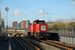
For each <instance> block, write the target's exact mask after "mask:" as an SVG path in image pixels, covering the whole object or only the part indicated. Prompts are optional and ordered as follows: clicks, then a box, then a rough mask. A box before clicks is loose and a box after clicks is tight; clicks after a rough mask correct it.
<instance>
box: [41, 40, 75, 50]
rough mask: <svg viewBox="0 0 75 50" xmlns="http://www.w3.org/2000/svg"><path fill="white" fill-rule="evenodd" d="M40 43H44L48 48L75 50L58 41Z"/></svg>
mask: <svg viewBox="0 0 75 50" xmlns="http://www.w3.org/2000/svg"><path fill="white" fill-rule="evenodd" d="M41 42H43V43H46V44H48V45H50V46H54V47H56V48H59V49H60V50H75V47H73V46H70V45H68V44H66V43H62V42H59V41H52V40H47V41H43V40H41Z"/></svg>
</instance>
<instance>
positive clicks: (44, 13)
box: [38, 9, 48, 16]
mask: <svg viewBox="0 0 75 50" xmlns="http://www.w3.org/2000/svg"><path fill="white" fill-rule="evenodd" d="M38 15H39V16H47V15H48V13H47V11H46V10H45V9H41V10H39V11H38Z"/></svg>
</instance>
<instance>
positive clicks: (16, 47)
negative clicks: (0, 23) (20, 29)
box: [10, 38, 40, 50]
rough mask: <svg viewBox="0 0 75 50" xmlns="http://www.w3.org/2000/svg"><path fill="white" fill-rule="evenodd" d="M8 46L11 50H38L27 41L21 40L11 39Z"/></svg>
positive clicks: (38, 49)
mask: <svg viewBox="0 0 75 50" xmlns="http://www.w3.org/2000/svg"><path fill="white" fill-rule="evenodd" d="M10 45H11V50H40V48H38V47H36V46H35V45H33V44H31V43H30V42H29V41H28V40H23V39H22V38H11V39H10Z"/></svg>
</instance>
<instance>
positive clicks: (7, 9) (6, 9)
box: [5, 7, 9, 29]
mask: <svg viewBox="0 0 75 50" xmlns="http://www.w3.org/2000/svg"><path fill="white" fill-rule="evenodd" d="M5 11H6V14H7V17H6V19H7V23H6V29H7V28H8V11H9V8H8V7H6V8H5Z"/></svg>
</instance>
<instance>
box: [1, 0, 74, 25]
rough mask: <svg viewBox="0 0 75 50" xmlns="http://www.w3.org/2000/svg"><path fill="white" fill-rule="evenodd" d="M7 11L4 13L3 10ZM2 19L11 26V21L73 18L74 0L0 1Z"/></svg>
mask: <svg viewBox="0 0 75 50" xmlns="http://www.w3.org/2000/svg"><path fill="white" fill-rule="evenodd" d="M6 7H8V8H9V11H8V12H6V11H5V8H6ZM0 8H1V11H2V18H3V19H4V20H5V24H7V19H8V25H9V26H11V25H12V22H13V21H18V22H21V21H22V20H30V21H31V22H32V21H34V20H36V19H42V20H45V21H54V20H56V19H60V18H61V19H68V18H72V17H75V0H0Z"/></svg>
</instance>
